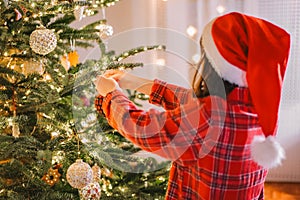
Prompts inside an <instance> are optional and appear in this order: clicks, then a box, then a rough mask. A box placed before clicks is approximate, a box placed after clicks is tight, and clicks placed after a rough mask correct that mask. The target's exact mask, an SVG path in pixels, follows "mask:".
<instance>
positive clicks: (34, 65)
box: [22, 61, 45, 76]
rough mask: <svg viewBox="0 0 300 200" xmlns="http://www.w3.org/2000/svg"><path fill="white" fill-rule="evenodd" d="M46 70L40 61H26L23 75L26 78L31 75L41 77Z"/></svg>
mask: <svg viewBox="0 0 300 200" xmlns="http://www.w3.org/2000/svg"><path fill="white" fill-rule="evenodd" d="M44 71H45V69H44V66H43V64H42V63H41V62H39V61H25V62H24V66H23V71H22V73H23V74H24V75H25V76H28V75H29V74H33V73H37V74H39V75H42V74H43V73H44Z"/></svg>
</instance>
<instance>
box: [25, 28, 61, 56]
mask: <svg viewBox="0 0 300 200" xmlns="http://www.w3.org/2000/svg"><path fill="white" fill-rule="evenodd" d="M29 44H30V47H31V49H32V50H33V51H34V52H35V53H37V54H41V55H47V54H48V53H50V52H52V51H53V50H54V49H55V48H56V45H57V38H56V36H55V33H54V32H53V31H52V30H49V29H46V28H45V27H43V26H41V27H38V28H37V29H36V30H34V31H33V32H32V33H31V34H30V38H29Z"/></svg>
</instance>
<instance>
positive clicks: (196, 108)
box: [95, 80, 267, 200]
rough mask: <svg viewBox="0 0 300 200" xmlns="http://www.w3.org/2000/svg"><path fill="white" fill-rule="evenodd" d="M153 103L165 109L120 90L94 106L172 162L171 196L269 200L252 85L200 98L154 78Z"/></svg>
mask: <svg viewBox="0 0 300 200" xmlns="http://www.w3.org/2000/svg"><path fill="white" fill-rule="evenodd" d="M149 102H150V103H152V104H156V105H161V106H163V107H164V108H165V110H164V111H159V110H157V109H149V110H148V111H144V110H141V109H139V108H137V107H136V106H135V105H134V104H133V103H132V102H130V100H129V99H128V98H127V97H126V96H125V95H124V94H123V93H122V92H120V91H113V92H112V93H109V94H108V95H107V96H106V97H105V98H104V97H101V96H98V97H96V100H95V106H96V109H97V110H98V111H99V112H103V113H104V114H105V116H106V118H107V119H108V122H109V124H110V125H111V126H112V127H113V128H115V129H117V130H118V131H119V132H120V133H121V134H122V135H123V136H124V137H126V138H127V139H129V140H130V141H131V142H133V143H134V144H136V145H138V146H139V147H141V149H144V150H146V151H149V152H152V153H155V154H157V155H160V156H162V157H164V158H167V159H169V160H172V161H173V163H172V167H171V170H170V177H169V183H168V189H167V194H166V200H222V199H224V200H250V199H251V200H257V199H264V197H263V186H264V181H265V177H266V174H267V170H265V169H263V168H262V167H260V166H258V165H257V164H256V163H255V162H254V161H253V160H252V159H251V157H250V144H251V141H252V138H253V137H254V136H255V135H261V134H262V131H261V128H260V126H259V125H258V118H257V115H256V114H255V110H254V108H253V106H252V104H251V99H250V96H249V91H248V89H247V88H240V87H239V88H235V89H234V90H233V91H232V92H231V93H230V94H229V95H228V96H227V100H224V99H222V98H220V97H216V96H209V97H205V98H202V99H197V98H193V96H192V91H191V90H187V89H185V88H181V87H178V86H175V85H171V84H167V83H165V82H163V81H159V80H155V82H154V85H153V87H152V92H151V94H150V99H149Z"/></svg>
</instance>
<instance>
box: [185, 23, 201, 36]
mask: <svg viewBox="0 0 300 200" xmlns="http://www.w3.org/2000/svg"><path fill="white" fill-rule="evenodd" d="M197 32H198V31H197V28H196V27H194V26H192V25H189V26H188V28H187V29H186V33H187V34H188V36H190V37H194V36H195V35H196V34H197Z"/></svg>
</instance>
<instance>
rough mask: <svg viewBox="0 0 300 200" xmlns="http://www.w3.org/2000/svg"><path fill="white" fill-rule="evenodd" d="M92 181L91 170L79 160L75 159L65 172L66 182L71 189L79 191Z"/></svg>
mask: <svg viewBox="0 0 300 200" xmlns="http://www.w3.org/2000/svg"><path fill="white" fill-rule="evenodd" d="M92 180H93V171H92V168H91V167H90V166H89V165H88V164H87V163H85V162H83V161H82V160H81V159H77V160H76V162H75V163H73V164H72V165H71V166H70V167H69V168H68V170H67V181H68V182H69V184H70V185H71V186H72V187H73V188H77V189H81V188H83V187H85V186H87V185H88V184H89V183H91V182H92Z"/></svg>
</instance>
